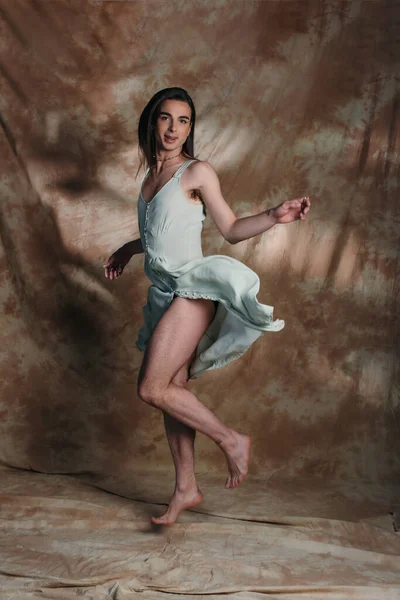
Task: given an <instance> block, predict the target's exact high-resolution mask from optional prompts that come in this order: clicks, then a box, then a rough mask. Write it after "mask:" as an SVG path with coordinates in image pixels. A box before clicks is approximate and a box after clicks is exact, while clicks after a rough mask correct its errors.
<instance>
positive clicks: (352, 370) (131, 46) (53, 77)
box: [0, 0, 400, 598]
mask: <svg viewBox="0 0 400 600" xmlns="http://www.w3.org/2000/svg"><path fill="white" fill-rule="evenodd" d="M399 76H400V5H399V3H398V2H397V1H396V0H386V1H384V0H382V1H375V0H371V1H358V0H353V1H346V0H343V1H335V0H299V1H293V2H292V1H286V0H283V1H262V0H218V1H217V0H202V1H201V2H200V1H196V0H168V1H166V0H165V1H164V0H147V1H142V0H140V1H139V0H138V1H131V2H122V1H121V2H119V1H115V2H111V1H110V2H100V1H94V0H93V1H87V2H81V1H80V0H68V1H67V0H58V1H51V0H47V1H46V0H30V1H29V0H26V1H22V0H0V91H1V93H0V118H1V123H0V124H1V128H0V196H1V203H0V240H1V241H0V252H1V255H0V261H1V271H2V278H1V281H0V303H1V309H2V310H1V332H2V351H1V363H0V368H1V384H0V385H1V393H0V414H1V420H0V460H1V462H2V464H3V465H4V468H5V469H6V470H7V469H10V468H17V469H25V470H32V471H40V472H42V473H58V474H63V473H64V474H65V473H69V474H86V475H88V476H89V475H91V476H92V477H93V478H94V479H95V477H100V476H102V477H105V478H107V477H109V476H111V475H112V476H117V475H118V477H119V478H120V481H122V480H123V479H124V477H126V476H127V474H128V473H129V474H131V473H132V472H133V471H135V470H137V471H140V470H146V471H148V472H156V471H160V472H161V471H162V472H168V473H170V478H171V481H172V460H171V457H170V454H169V449H168V444H167V440H166V437H165V433H164V428H163V420H162V415H161V413H160V412H159V411H157V410H155V409H153V408H151V407H150V406H148V405H145V404H144V403H143V402H141V401H140V400H138V398H137V393H136V380H137V375H138V370H139V368H140V364H141V360H142V358H143V355H142V354H141V353H140V352H139V351H138V350H137V349H136V347H135V345H134V343H135V340H136V337H137V331H138V329H139V327H140V326H141V324H142V315H141V308H142V306H143V305H144V304H145V302H146V294H147V288H148V285H149V282H148V280H147V279H146V278H145V276H144V273H143V255H141V256H136V257H134V258H133V259H132V261H131V262H130V263H129V265H128V267H127V268H126V271H125V272H124V274H123V276H122V277H121V278H120V279H118V280H117V281H108V280H106V279H105V278H104V274H103V269H102V265H103V264H104V263H105V261H106V260H107V258H108V256H109V255H110V254H111V253H112V252H113V251H114V250H115V249H116V248H118V247H119V246H121V245H122V244H123V243H125V242H127V241H128V240H131V239H134V238H137V237H138V226H137V214H136V207H137V195H138V188H139V184H140V179H141V176H142V173H139V176H138V177H137V178H136V174H137V170H138V164H139V160H138V149H137V134H136V129H137V122H138V118H139V115H140V113H141V111H142V109H143V108H144V106H145V104H146V102H147V101H148V100H149V98H150V97H151V96H152V95H153V94H154V93H155V92H156V91H158V90H159V89H161V88H163V87H170V86H181V87H184V88H185V89H187V90H188V92H189V93H190V94H191V96H192V97H193V100H194V102H195V105H196V109H197V119H198V120H197V124H196V132H195V153H196V156H197V157H198V158H199V159H202V160H208V161H209V162H210V163H211V164H212V165H213V167H214V168H215V169H216V171H217V173H218V175H219V177H220V180H221V185H222V191H223V194H224V197H225V199H226V201H227V202H228V204H229V205H230V206H231V207H232V209H233V210H234V212H235V214H236V215H237V216H238V217H244V216H248V215H251V214H255V213H258V212H261V211H262V210H263V209H266V208H268V207H272V206H275V205H277V204H278V203H280V202H282V201H284V200H286V199H293V198H296V197H300V196H303V195H309V196H310V197H311V199H312V211H311V213H310V215H309V218H308V219H307V221H306V222H305V223H296V224H292V225H290V226H281V227H276V228H274V229H272V230H271V231H269V232H266V233H265V234H263V235H260V236H257V237H254V238H252V239H250V240H247V241H244V242H241V243H239V244H237V245H234V246H231V245H229V244H228V243H227V242H225V240H224V239H223V238H222V236H221V235H220V233H219V232H218V230H217V229H216V227H215V225H214V224H213V223H212V221H211V219H210V217H207V220H206V221H205V229H204V232H203V249H204V254H205V255H210V254H225V255H228V256H232V257H234V258H236V259H238V260H240V261H242V262H243V263H244V264H246V265H248V266H249V267H250V268H252V269H253V270H255V271H256V272H257V273H258V275H259V276H260V280H261V289H260V293H259V296H258V299H259V301H260V302H264V303H266V304H271V305H273V306H274V307H275V312H274V317H275V318H280V319H284V320H285V322H286V327H285V329H284V330H283V331H282V332H280V333H275V334H273V333H270V334H269V333H267V334H265V335H263V336H262V337H261V338H260V339H259V340H258V341H257V342H256V343H255V344H254V345H253V346H252V348H251V349H250V350H249V352H248V353H246V354H245V355H244V356H243V357H242V358H240V359H239V360H237V361H234V362H233V363H231V364H230V365H228V366H226V367H224V368H222V369H218V370H215V371H213V372H210V373H207V374H205V375H202V376H201V377H200V378H199V379H198V380H196V381H194V382H193V383H192V384H191V389H192V390H193V391H194V392H195V393H196V394H197V395H198V397H199V398H200V399H201V400H202V401H203V402H204V403H205V404H206V405H207V406H208V407H209V408H211V409H212V410H214V411H215V412H216V413H217V414H218V416H219V417H220V418H221V419H222V420H223V421H224V422H225V423H226V424H227V425H228V426H230V427H233V428H236V429H238V430H240V431H243V432H246V433H249V434H250V435H251V436H252V440H253V446H252V456H251V465H250V471H249V477H250V478H251V477H253V478H255V479H258V480H259V481H264V482H265V481H267V480H269V479H268V478H270V477H272V475H275V474H277V475H279V476H282V477H283V478H287V479H288V480H290V481H292V482H293V486H294V488H293V489H295V486H296V481H297V480H298V481H300V479H302V478H304V477H308V478H311V479H312V480H314V481H318V482H328V481H335V482H348V481H369V482H372V483H373V484H376V485H378V484H379V485H380V484H391V483H393V482H395V481H398V477H399V475H400V436H399V432H400V423H399V415H400V398H399V362H398V361H399V308H398V306H399V304H398V301H399V262H398V259H399V223H400V208H399V206H400V205H399V128H400V123H399V110H400V109H399V101H400V95H399V89H400V88H399ZM225 469H226V466H225V459H224V457H223V455H222V453H221V452H220V450H219V449H218V448H217V446H216V445H215V444H213V443H212V442H211V441H210V440H209V439H208V438H206V437H205V436H201V435H199V436H198V437H197V439H196V471H197V472H199V473H203V474H205V473H209V474H210V476H216V477H217V476H220V478H221V482H222V481H223V480H224V477H225ZM5 472H7V471H5ZM130 476H131V475H130ZM297 478H298V479H297ZM109 489H113V490H114V491H116V492H117V493H122V492H121V488H120V487H119V488H118V489H116V488H115V486H114V488H113V486H112V485H111V484H109ZM33 495H34V494H33ZM127 495H128V496H129V494H127ZM232 498H233V496H232ZM163 501H165V500H163ZM148 597H150V596H148ZM254 597H256V596H254ZM305 597H306V596H305ZM338 597H339V596H338ZM363 597H364V598H366V597H367V596H365V595H364V596H363ZM387 597H389V596H387ZM121 598H122V596H121ZM124 598H125V596H124Z"/></svg>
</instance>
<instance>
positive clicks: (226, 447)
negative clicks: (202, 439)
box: [216, 429, 238, 452]
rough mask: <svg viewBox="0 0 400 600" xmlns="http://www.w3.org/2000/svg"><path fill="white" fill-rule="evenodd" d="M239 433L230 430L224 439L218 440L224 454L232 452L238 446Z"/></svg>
mask: <svg viewBox="0 0 400 600" xmlns="http://www.w3.org/2000/svg"><path fill="white" fill-rule="evenodd" d="M237 435H238V434H237V432H236V431H235V430H234V429H228V431H227V434H226V435H225V436H224V438H223V439H218V440H216V443H217V444H218V446H219V447H220V448H221V450H222V451H223V452H230V451H231V450H233V449H234V448H235V446H236V444H237Z"/></svg>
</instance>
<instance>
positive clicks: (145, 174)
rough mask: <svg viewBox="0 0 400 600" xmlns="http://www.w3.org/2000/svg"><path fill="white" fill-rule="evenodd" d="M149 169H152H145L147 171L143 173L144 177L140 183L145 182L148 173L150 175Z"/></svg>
mask: <svg viewBox="0 0 400 600" xmlns="http://www.w3.org/2000/svg"><path fill="white" fill-rule="evenodd" d="M149 171H150V168H149V167H147V169H146V170H145V172H144V175H143V177H142V181H141V182H140V183H143V181H144V180H145V179H146V177H147V175H148V172H149Z"/></svg>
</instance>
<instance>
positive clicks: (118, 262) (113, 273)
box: [103, 238, 144, 280]
mask: <svg viewBox="0 0 400 600" xmlns="http://www.w3.org/2000/svg"><path fill="white" fill-rule="evenodd" d="M143 252H144V249H143V246H142V242H141V239H140V238H138V239H137V240H132V241H131V242H127V243H126V244H124V245H123V246H121V248H118V250H116V251H115V252H114V254H111V256H110V258H109V259H108V261H107V263H106V264H105V265H103V266H104V275H105V276H106V277H107V279H111V280H112V279H116V278H117V277H119V276H120V275H122V272H123V270H124V268H125V267H126V265H127V264H128V262H129V261H130V260H131V258H132V256H133V255H134V254H142V253H143Z"/></svg>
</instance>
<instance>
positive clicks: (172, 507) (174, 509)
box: [151, 487, 203, 527]
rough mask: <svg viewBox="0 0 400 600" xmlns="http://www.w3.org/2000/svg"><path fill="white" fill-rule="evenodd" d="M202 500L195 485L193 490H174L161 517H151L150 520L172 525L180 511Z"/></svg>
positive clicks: (154, 522)
mask: <svg viewBox="0 0 400 600" xmlns="http://www.w3.org/2000/svg"><path fill="white" fill-rule="evenodd" d="M202 501H203V494H202V493H201V491H200V490H199V488H198V487H196V488H195V489H194V490H193V489H192V490H188V491H186V492H179V491H177V490H175V492H174V495H173V496H172V498H171V502H170V503H169V506H168V509H167V512H166V513H165V514H163V515H162V516H161V517H151V522H152V523H153V524H154V525H166V526H167V527H168V526H170V525H173V523H175V521H176V519H177V518H178V516H179V515H180V513H181V512H182V511H184V510H186V509H187V508H193V507H194V506H197V505H198V504H200V502H202Z"/></svg>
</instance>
